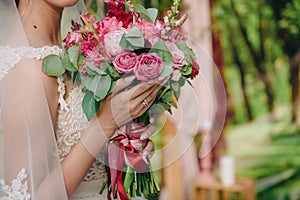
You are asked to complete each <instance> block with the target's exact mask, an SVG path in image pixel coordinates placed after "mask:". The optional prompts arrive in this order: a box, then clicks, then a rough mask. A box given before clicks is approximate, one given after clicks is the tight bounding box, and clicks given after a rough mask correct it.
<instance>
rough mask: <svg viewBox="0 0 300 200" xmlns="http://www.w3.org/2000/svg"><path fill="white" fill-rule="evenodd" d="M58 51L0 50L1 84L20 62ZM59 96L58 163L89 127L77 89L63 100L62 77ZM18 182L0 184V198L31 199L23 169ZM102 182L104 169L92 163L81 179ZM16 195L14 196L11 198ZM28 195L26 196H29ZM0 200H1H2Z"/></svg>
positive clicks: (30, 48) (37, 58)
mask: <svg viewBox="0 0 300 200" xmlns="http://www.w3.org/2000/svg"><path fill="white" fill-rule="evenodd" d="M60 52H61V49H60V48H59V47H56V46H52V47H50V46H45V47H42V48H33V47H20V48H12V47H8V46H0V57H1V59H0V80H1V79H3V78H4V77H5V76H6V75H8V74H9V72H10V70H12V69H13V68H14V67H15V65H16V64H17V63H18V62H20V61H21V59H22V58H25V57H26V58H30V59H36V60H41V59H43V58H44V57H46V56H48V55H50V54H56V55H58V54H59V53H60ZM57 82H58V92H59V100H58V102H59V104H60V109H59V111H58V117H57V126H56V135H57V137H56V138H57V147H58V153H59V157H60V159H64V158H65V156H66V155H67V154H68V153H69V151H70V150H71V148H72V146H73V145H75V144H76V143H77V142H78V140H79V139H80V136H81V135H82V134H83V133H84V132H85V131H86V130H87V128H88V127H89V123H90V122H89V121H88V120H87V118H86V117H85V114H84V112H83V110H82V108H81V102H82V99H83V96H84V94H83V92H82V90H81V88H80V87H77V88H74V89H72V90H71V92H70V93H69V95H68V98H67V99H66V100H65V99H64V98H63V97H64V95H65V87H64V82H63V77H58V79H57ZM16 176H17V178H16V179H14V181H13V182H12V184H11V186H9V185H6V184H5V183H4V180H0V187H1V190H2V192H4V193H5V194H7V196H5V197H3V198H6V197H11V198H8V199H20V198H18V195H24V198H21V199H30V195H29V194H28V193H27V188H28V186H27V182H26V181H25V179H26V172H25V171H24V170H23V169H22V170H21V171H20V173H19V174H18V175H16ZM99 179H100V180H101V181H99V182H98V184H99V186H100V184H101V183H100V182H103V181H104V180H105V179H106V173H105V166H104V164H102V162H101V160H100V159H98V160H97V161H96V162H94V163H93V165H92V167H91V168H90V171H89V172H88V174H87V175H86V177H85V178H84V180H85V181H90V180H99ZM14 195H15V196H14ZM28 195H29V196H28ZM3 198H2V197H0V199H3Z"/></svg>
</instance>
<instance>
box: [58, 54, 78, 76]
mask: <svg viewBox="0 0 300 200" xmlns="http://www.w3.org/2000/svg"><path fill="white" fill-rule="evenodd" d="M61 60H62V64H63V66H64V68H65V69H66V70H68V71H70V72H76V71H77V68H76V67H75V66H74V65H73V64H72V63H71V61H70V59H69V56H68V54H67V53H66V52H64V53H62V55H61Z"/></svg>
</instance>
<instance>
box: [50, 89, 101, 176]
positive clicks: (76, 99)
mask: <svg viewBox="0 0 300 200" xmlns="http://www.w3.org/2000/svg"><path fill="white" fill-rule="evenodd" d="M83 97H84V93H83V92H82V87H75V88H73V89H72V90H71V92H70V93H69V96H68V97H67V98H66V103H67V104H68V106H69V111H67V110H63V109H59V110H58V115H57V124H56V137H57V146H58V154H59V157H60V159H61V160H63V159H64V158H65V157H66V156H67V155H68V153H69V152H70V150H71V148H72V147H73V146H74V145H75V144H76V143H77V142H78V141H79V139H80V137H81V135H82V134H84V133H85V131H86V130H87V129H88V127H89V125H90V122H89V121H88V119H87V118H86V116H85V114H84V112H83V110H82V105H81V103H82V99H83ZM105 179H106V172H105V165H104V164H103V163H102V162H101V158H99V160H97V161H95V162H94V163H93V165H92V166H91V168H90V170H89V172H88V173H87V175H86V176H85V178H84V180H85V181H91V180H100V182H101V181H104V180H105Z"/></svg>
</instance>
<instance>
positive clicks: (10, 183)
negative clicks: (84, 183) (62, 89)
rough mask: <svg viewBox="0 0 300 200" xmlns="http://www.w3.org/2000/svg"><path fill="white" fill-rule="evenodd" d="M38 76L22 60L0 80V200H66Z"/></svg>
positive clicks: (49, 120)
mask: <svg viewBox="0 0 300 200" xmlns="http://www.w3.org/2000/svg"><path fill="white" fill-rule="evenodd" d="M39 73H40V70H39V68H38V67H37V65H35V63H34V61H32V60H29V59H24V60H22V61H21V62H20V63H18V64H17V65H16V66H15V67H14V68H13V69H11V70H10V71H9V73H8V75H6V76H5V77H4V78H2V79H1V80H0V131H1V132H0V141H1V144H0V148H1V149H0V180H1V182H0V187H1V189H2V190H1V191H0V199H1V197H3V196H4V197H8V196H9V195H12V196H10V197H15V198H13V199H20V198H18V195H21V197H22V198H21V199H27V198H28V197H29V196H30V198H31V199H32V200H34V199H43V200H47V199H49V200H53V199H62V200H63V199H67V196H66V191H65V186H64V181H63V174H62V170H61V165H60V162H59V158H58V153H57V147H56V141H55V134H54V131H53V126H52V122H51V117H50V113H49V107H48V104H47V100H46V97H45V92H44V88H43V85H42V81H41V78H40V74H39ZM26 182H27V184H26ZM16 185H17V187H16ZM27 187H28V188H27ZM19 197H20V196H19ZM28 199H29V198H28Z"/></svg>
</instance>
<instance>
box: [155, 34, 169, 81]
mask: <svg viewBox="0 0 300 200" xmlns="http://www.w3.org/2000/svg"><path fill="white" fill-rule="evenodd" d="M150 52H151V53H157V54H158V55H159V56H160V57H161V59H162V61H163V62H164V68H163V71H162V72H161V74H160V76H163V77H164V76H169V75H170V74H171V73H172V72H173V69H172V67H173V56H172V54H171V53H170V51H169V50H168V48H167V46H166V44H165V43H164V42H163V41H162V40H159V41H158V42H157V43H155V44H154V45H153V46H152V48H151V49H150Z"/></svg>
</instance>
